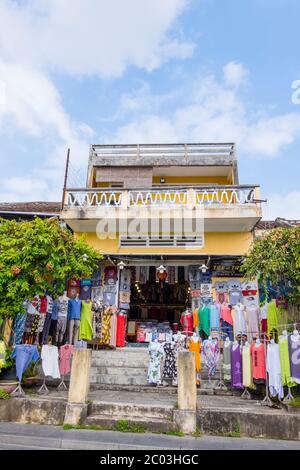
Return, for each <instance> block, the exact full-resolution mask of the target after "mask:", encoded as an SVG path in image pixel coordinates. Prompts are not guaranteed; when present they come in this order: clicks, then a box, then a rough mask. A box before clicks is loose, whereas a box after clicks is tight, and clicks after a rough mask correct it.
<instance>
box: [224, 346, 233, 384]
mask: <svg viewBox="0 0 300 470" xmlns="http://www.w3.org/2000/svg"><path fill="white" fill-rule="evenodd" d="M231 346H232V342H231V341H225V343H224V346H223V378H224V380H225V382H230V381H231Z"/></svg>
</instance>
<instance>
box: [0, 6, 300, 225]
mask: <svg viewBox="0 0 300 470" xmlns="http://www.w3.org/2000/svg"><path fill="white" fill-rule="evenodd" d="M299 16H300V3H299V1H298V0H243V1H237V0H163V1H162V0H126V2H124V1H123V0H110V1H109V2H108V1H105V0H85V1H83V0H72V1H71V0H43V1H41V0H19V1H17V0H0V139H1V140H0V141H1V146H0V159H1V174H0V201H12V200H21V201H22V200H23V201H26V200H27V201H29V200H60V198H61V187H62V182H63V168H64V162H65V156H66V150H67V148H68V146H70V147H71V163H72V166H73V167H79V168H83V169H84V168H85V167H86V162H87V158H88V145H89V144H90V143H143V142H173V141H174V142H176V141H179V142H183V141H186V142H189V141H190V142H209V141H235V142H236V143H237V149H238V158H239V173H240V182H241V183H259V184H260V185H261V187H262V196H263V197H266V198H268V205H267V207H266V208H265V218H274V217H276V216H281V217H287V218H300V209H299V208H300V189H299V170H300V165H299V153H300V104H294V103H293V102H292V93H293V92H294V90H293V89H292V83H293V82H294V81H295V80H300V63H299V54H298V51H297V49H298V44H299V40H300V32H299V26H298V21H299ZM299 96H300V94H299Z"/></svg>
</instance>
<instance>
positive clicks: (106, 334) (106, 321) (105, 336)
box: [99, 307, 111, 346]
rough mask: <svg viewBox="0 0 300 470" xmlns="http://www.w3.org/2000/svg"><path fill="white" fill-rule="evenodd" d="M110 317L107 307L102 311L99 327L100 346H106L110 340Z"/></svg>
mask: <svg viewBox="0 0 300 470" xmlns="http://www.w3.org/2000/svg"><path fill="white" fill-rule="evenodd" d="M110 317H111V307H107V308H106V309H105V310H104V311H103V312H102V328H101V337H100V341H99V344H101V345H102V346H108V345H109V342H110Z"/></svg>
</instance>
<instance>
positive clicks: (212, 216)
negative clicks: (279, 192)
mask: <svg viewBox="0 0 300 470" xmlns="http://www.w3.org/2000/svg"><path fill="white" fill-rule="evenodd" d="M259 189H260V188H259V186H255V185H238V186H213V185H209V186H204V185H203V186H193V187H188V186H186V187H184V186H178V187H174V186H169V187H166V186H164V187H163V188H162V187H161V186H160V187H152V188H150V189H134V190H123V189H68V190H66V193H65V200H64V209H63V211H62V218H63V219H64V220H66V222H67V223H68V224H69V225H70V226H71V228H72V229H73V230H75V231H93V228H92V227H94V226H95V225H94V224H95V223H96V221H97V220H99V219H101V218H108V219H111V218H114V217H117V216H118V217H120V214H123V216H125V214H126V216H128V214H129V217H130V211H131V210H132V209H134V208H136V209H139V214H140V217H145V218H147V217H149V210H150V209H159V210H167V209H175V210H176V211H177V210H181V211H185V210H187V209H192V210H195V209H203V217H204V220H205V230H206V231H220V232H221V231H228V232H230V231H249V230H252V228H253V227H254V225H255V224H256V222H258V220H259V219H260V218H261V206H260V202H259ZM121 216H122V215H121ZM79 221H81V222H80V224H79ZM83 221H85V223H83ZM79 225H80V227H81V229H80V230H79Z"/></svg>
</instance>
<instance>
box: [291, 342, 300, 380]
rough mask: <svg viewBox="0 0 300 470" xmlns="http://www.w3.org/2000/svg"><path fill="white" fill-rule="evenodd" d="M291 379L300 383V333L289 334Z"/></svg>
mask: <svg viewBox="0 0 300 470" xmlns="http://www.w3.org/2000/svg"><path fill="white" fill-rule="evenodd" d="M288 338H289V353H290V366H291V380H292V381H293V382H296V383H297V384H300V361H299V358H300V335H297V336H296V335H289V337H288Z"/></svg>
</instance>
